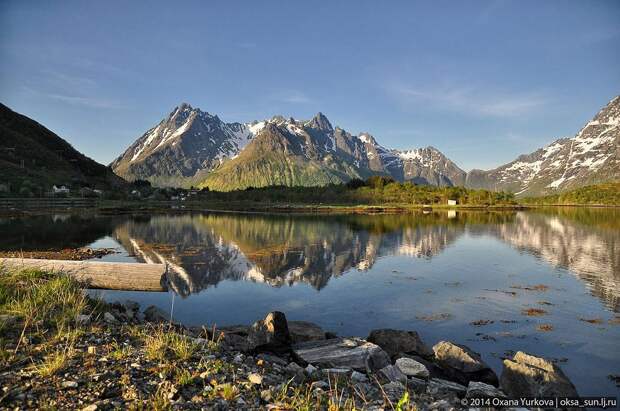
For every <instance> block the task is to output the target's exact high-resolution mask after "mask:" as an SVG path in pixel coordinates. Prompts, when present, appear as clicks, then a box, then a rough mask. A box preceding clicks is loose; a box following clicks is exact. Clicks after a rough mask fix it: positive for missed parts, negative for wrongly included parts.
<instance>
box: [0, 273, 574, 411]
mask: <svg viewBox="0 0 620 411" xmlns="http://www.w3.org/2000/svg"><path fill="white" fill-rule="evenodd" d="M0 336H1V337H0V348H1V349H0V366H1V370H0V388H1V391H0V408H1V409H82V410H111V409H130V410H172V409H190V410H193V409H221V410H227V409H248V410H254V409H276V410H315V409H316V410H321V409H323V410H330V411H335V410H354V409H368V410H384V409H385V410H426V409H429V410H431V409H433V410H434V409H461V408H467V407H465V406H464V405H465V404H467V403H468V401H469V400H471V399H472V398H489V397H506V396H509V397H517V396H576V395H577V393H576V390H575V388H574V386H573V384H572V383H571V382H570V381H569V380H568V378H567V377H566V376H565V375H564V374H563V373H562V371H561V370H560V368H559V367H558V366H556V365H555V364H553V363H552V362H550V361H547V360H545V359H543V358H537V357H534V356H531V355H528V354H526V353H523V352H517V353H516V354H515V355H514V357H513V358H507V359H505V360H504V368H503V371H502V373H501V376H500V377H499V378H498V376H497V375H496V374H495V373H494V372H493V370H491V369H490V367H489V366H488V365H487V364H486V363H485V362H484V360H483V359H482V358H481V357H480V355H479V354H477V353H475V352H473V351H472V350H470V349H469V348H467V347H466V346H464V345H459V344H455V343H451V342H448V341H441V342H439V343H437V344H436V345H435V346H433V347H429V346H427V345H426V344H425V343H424V341H422V339H421V338H420V336H419V335H418V334H417V333H416V332H415V331H401V330H389V329H382V330H374V331H372V332H371V333H370V335H369V336H368V337H367V338H366V339H361V338H356V337H349V338H342V337H338V336H336V335H333V334H331V333H329V332H325V331H324V330H322V329H321V328H320V327H319V326H317V325H315V324H312V323H308V322H302V321H287V319H286V316H285V314H284V313H281V312H271V313H268V314H267V315H266V317H264V318H263V319H261V320H258V321H257V322H255V323H254V324H253V325H250V326H233V327H224V328H215V327H184V326H182V325H180V324H175V323H174V322H172V321H171V320H170V319H169V318H168V317H167V315H166V313H164V312H162V311H161V310H159V309H158V308H156V307H154V306H151V307H148V308H146V309H145V310H144V311H142V310H141V309H140V307H139V305H138V304H137V303H135V302H131V301H126V302H122V303H113V304H108V303H104V302H101V301H98V300H94V299H91V298H89V297H88V296H87V295H86V294H85V293H84V291H83V290H82V288H81V285H80V284H78V283H77V282H75V281H74V280H72V279H71V278H69V277H67V276H64V275H62V274H58V273H55V274H54V273H45V272H41V271H36V270H29V271H19V272H7V271H6V270H4V271H2V270H1V269H0Z"/></svg>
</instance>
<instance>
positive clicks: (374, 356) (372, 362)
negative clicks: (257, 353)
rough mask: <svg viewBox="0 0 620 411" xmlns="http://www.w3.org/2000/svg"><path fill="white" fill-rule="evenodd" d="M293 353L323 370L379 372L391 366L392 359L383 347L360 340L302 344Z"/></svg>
mask: <svg viewBox="0 0 620 411" xmlns="http://www.w3.org/2000/svg"><path fill="white" fill-rule="evenodd" d="M293 352H294V353H295V355H297V357H299V358H301V359H302V360H303V361H305V362H306V363H309V364H312V365H315V366H319V367H323V368H325V367H327V368H352V369H355V370H358V371H368V370H370V371H377V370H380V369H381V368H383V367H385V366H387V365H390V357H389V356H388V355H387V353H386V352H385V351H383V350H382V349H381V347H379V346H378V345H375V344H373V343H370V342H368V341H365V340H362V339H360V338H334V339H331V340H324V341H311V342H306V343H301V344H297V345H295V346H294V347H293Z"/></svg>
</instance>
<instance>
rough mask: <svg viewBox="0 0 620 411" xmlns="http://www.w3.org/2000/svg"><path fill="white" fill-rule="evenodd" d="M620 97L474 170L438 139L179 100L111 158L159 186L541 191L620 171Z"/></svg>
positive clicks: (131, 175) (118, 168) (123, 172)
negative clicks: (556, 133)
mask: <svg viewBox="0 0 620 411" xmlns="http://www.w3.org/2000/svg"><path fill="white" fill-rule="evenodd" d="M619 138H620V98H618V97H616V98H614V99H613V100H612V101H610V102H609V104H607V106H605V107H604V108H603V109H602V110H601V111H600V112H599V113H598V114H597V115H596V116H595V117H594V118H593V119H592V120H591V121H589V122H588V123H587V124H586V125H585V126H584V127H583V128H582V129H581V130H580V131H579V132H578V133H577V135H575V137H573V138H563V139H559V140H556V141H554V142H553V143H551V144H549V145H547V146H546V147H543V148H541V149H539V150H537V151H535V152H533V153H530V154H525V155H522V156H519V157H518V158H517V159H515V160H514V161H512V162H510V163H508V164H505V165H502V166H500V167H498V168H496V169H493V170H486V171H485V170H471V171H470V172H465V171H464V170H462V169H461V168H460V167H458V165H456V164H455V163H454V162H453V161H451V160H450V159H449V158H447V157H446V156H445V155H444V154H443V153H441V152H440V151H439V150H437V149H436V148H434V147H432V146H428V147H426V148H414V149H411V150H396V149H389V148H386V147H384V146H382V145H381V144H379V143H378V141H377V139H376V138H375V137H374V136H372V135H370V134H369V133H360V134H357V135H353V134H351V133H349V132H347V131H346V130H344V129H342V128H340V127H334V126H332V124H331V122H330V121H329V120H328V118H327V117H326V116H325V115H323V114H322V113H318V114H316V115H315V116H314V117H313V118H312V119H310V120H296V119H293V118H285V117H283V116H274V117H272V118H271V119H267V120H263V121H253V122H250V123H226V122H224V121H222V120H221V119H220V118H219V117H218V116H217V115H212V114H209V113H206V112H203V111H201V110H200V109H198V108H193V107H192V106H190V105H189V104H186V103H184V104H181V105H179V106H178V107H176V108H175V109H174V110H173V111H172V112H171V113H170V114H169V115H168V116H167V117H166V118H164V119H163V120H162V121H160V122H159V123H158V124H157V125H156V126H154V127H153V128H151V129H150V130H148V131H147V132H146V133H144V134H143V135H142V136H141V137H140V138H138V139H137V140H136V141H135V142H134V143H133V144H132V145H131V146H130V147H129V148H128V149H127V150H125V152H124V153H123V154H122V155H120V156H119V157H118V158H117V159H116V160H114V161H113V162H112V164H111V165H110V166H111V167H112V169H113V170H114V171H115V172H116V173H117V174H118V175H119V176H121V177H123V178H125V179H128V180H136V179H144V180H149V181H151V182H152V183H153V184H155V185H160V186H186V187H189V186H197V187H209V188H210V189H213V190H222V191H228V190H234V189H244V188H247V187H262V186H267V185H288V186H296V185H303V186H317V185H325V184H329V183H342V182H346V181H348V180H350V179H352V178H367V177H369V176H371V175H384V176H391V177H393V178H394V179H396V180H397V181H410V182H413V183H416V184H431V185H436V186H465V187H468V188H485V189H490V190H504V191H510V192H513V193H516V194H517V195H523V196H526V195H542V194H549V193H554V192H557V191H563V190H566V189H571V188H575V187H578V186H581V185H585V184H591V183H597V182H602V181H610V180H617V179H620V144H619Z"/></svg>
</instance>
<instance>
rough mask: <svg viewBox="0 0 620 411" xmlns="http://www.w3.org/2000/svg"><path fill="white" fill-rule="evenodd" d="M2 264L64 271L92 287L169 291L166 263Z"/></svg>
mask: <svg viewBox="0 0 620 411" xmlns="http://www.w3.org/2000/svg"><path fill="white" fill-rule="evenodd" d="M2 266H4V267H7V268H17V269H21V268H40V269H43V270H49V271H62V272H64V273H67V274H69V275H71V276H72V277H73V278H75V279H77V280H78V281H83V282H84V283H86V284H88V287H89V288H99V289H108V290H129V291H166V290H167V287H166V266H165V265H164V264H141V263H111V262H103V261H65V260H39V259H34V258H0V267H2Z"/></svg>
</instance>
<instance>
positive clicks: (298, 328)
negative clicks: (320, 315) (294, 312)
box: [288, 321, 325, 344]
mask: <svg viewBox="0 0 620 411" xmlns="http://www.w3.org/2000/svg"><path fill="white" fill-rule="evenodd" d="M288 330H289V332H290V334H291V339H292V340H293V344H297V343H301V342H306V341H320V340H324V339H325V331H323V329H322V328H321V327H319V326H318V325H316V324H314V323H311V322H308V321H289V322H288Z"/></svg>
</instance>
